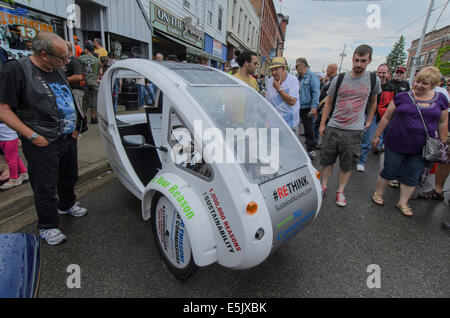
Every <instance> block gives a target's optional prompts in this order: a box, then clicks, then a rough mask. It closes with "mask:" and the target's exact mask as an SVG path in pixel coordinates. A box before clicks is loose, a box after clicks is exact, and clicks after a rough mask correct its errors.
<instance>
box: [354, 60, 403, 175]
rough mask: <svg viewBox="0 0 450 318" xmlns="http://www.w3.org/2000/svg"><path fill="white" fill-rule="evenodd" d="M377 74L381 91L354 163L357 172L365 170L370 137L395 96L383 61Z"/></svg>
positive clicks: (370, 142)
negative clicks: (374, 114)
mask: <svg viewBox="0 0 450 318" xmlns="http://www.w3.org/2000/svg"><path fill="white" fill-rule="evenodd" d="M377 76H378V77H379V78H380V80H381V90H382V92H381V94H379V95H378V98H377V105H378V106H377V112H376V116H374V119H373V122H372V125H371V126H370V128H369V129H367V130H366V132H365V133H364V136H363V141H362V148H361V156H360V157H359V163H358V164H357V165H356V170H357V171H359V172H364V171H365V164H366V158H367V155H368V154H369V151H370V149H371V148H372V139H373V137H374V135H375V130H376V129H377V127H378V122H379V121H380V120H381V117H383V115H384V114H385V113H386V111H387V108H388V106H389V104H390V103H391V101H392V99H393V98H394V96H395V89H394V87H393V86H392V85H391V84H389V82H388V80H387V79H388V77H389V66H388V65H387V64H386V63H383V64H381V65H380V66H378V70H377ZM383 137H384V134H383V136H381V138H380V139H383ZM380 143H381V141H380ZM378 147H380V149H381V146H378ZM379 151H380V150H379ZM379 151H378V152H379Z"/></svg>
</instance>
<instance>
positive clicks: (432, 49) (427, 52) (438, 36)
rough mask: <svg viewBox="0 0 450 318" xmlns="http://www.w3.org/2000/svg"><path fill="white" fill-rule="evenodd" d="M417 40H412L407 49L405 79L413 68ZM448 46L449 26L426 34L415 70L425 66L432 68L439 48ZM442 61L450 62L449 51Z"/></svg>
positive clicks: (449, 42)
mask: <svg viewBox="0 0 450 318" xmlns="http://www.w3.org/2000/svg"><path fill="white" fill-rule="evenodd" d="M419 40H420V39H417V40H414V41H413V42H412V44H411V48H409V49H408V53H409V55H408V61H407V64H406V68H407V70H406V72H407V78H409V77H410V75H411V70H412V68H413V66H414V65H413V61H414V57H415V56H416V52H417V47H418V45H419ZM449 45H450V25H448V26H446V27H444V28H442V29H439V30H435V31H432V32H430V33H427V34H426V35H425V40H424V42H423V47H422V51H421V54H420V56H419V60H418V61H417V70H419V71H420V70H421V69H422V68H424V67H427V66H434V65H435V63H436V58H437V55H438V51H439V49H440V48H442V47H444V46H449ZM442 59H443V60H444V61H449V60H450V51H449V52H447V53H445V54H444V55H443V57H442Z"/></svg>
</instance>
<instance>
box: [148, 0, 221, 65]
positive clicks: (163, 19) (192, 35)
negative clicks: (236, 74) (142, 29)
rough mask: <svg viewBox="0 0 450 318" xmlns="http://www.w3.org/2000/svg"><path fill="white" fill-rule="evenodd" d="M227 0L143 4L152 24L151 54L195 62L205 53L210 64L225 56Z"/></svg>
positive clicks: (217, 62) (156, 1)
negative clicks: (172, 56) (160, 54)
mask: <svg viewBox="0 0 450 318" xmlns="http://www.w3.org/2000/svg"><path fill="white" fill-rule="evenodd" d="M227 4H228V2H227V0H214V1H213V0H174V1H165V0H152V1H148V0H147V1H146V2H145V4H144V7H146V8H147V10H148V15H149V17H150V21H151V23H152V26H153V46H154V47H153V54H156V53H158V52H159V53H162V54H163V55H164V56H166V57H167V56H168V55H170V54H173V55H176V56H177V58H178V60H180V61H183V60H186V61H188V62H195V60H196V57H197V56H198V55H199V54H206V55H207V56H208V57H209V63H210V65H211V66H213V67H217V68H223V65H224V63H225V61H226V58H227V46H226V27H227V25H226V21H227Z"/></svg>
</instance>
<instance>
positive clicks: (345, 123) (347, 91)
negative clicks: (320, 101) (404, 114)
mask: <svg viewBox="0 0 450 318" xmlns="http://www.w3.org/2000/svg"><path fill="white" fill-rule="evenodd" d="M337 81H338V76H336V77H335V79H334V80H333V82H332V83H331V86H330V89H329V90H328V96H331V97H334V96H335V92H336V85H337ZM371 86H372V85H371V82H370V73H369V72H365V73H364V74H363V75H362V76H361V77H352V76H351V75H350V73H349V72H347V74H345V77H344V80H343V81H342V84H341V86H340V87H339V91H338V95H337V100H336V106H335V108H334V112H333V114H332V116H331V119H330V122H329V123H328V126H330V127H334V128H340V129H345V130H364V123H365V110H366V106H367V102H368V101H369V97H371V96H374V95H378V94H379V93H381V81H380V78H379V77H377V82H376V84H375V88H374V90H373V92H372V94H370V91H371V89H372V87H371Z"/></svg>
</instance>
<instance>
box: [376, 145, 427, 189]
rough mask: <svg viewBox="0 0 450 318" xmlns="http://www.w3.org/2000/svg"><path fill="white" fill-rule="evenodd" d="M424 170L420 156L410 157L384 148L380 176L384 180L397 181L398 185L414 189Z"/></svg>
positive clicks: (423, 162)
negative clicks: (382, 167)
mask: <svg viewBox="0 0 450 318" xmlns="http://www.w3.org/2000/svg"><path fill="white" fill-rule="evenodd" d="M424 168H425V160H424V159H423V157H422V154H421V153H420V154H416V155H410V154H404V153H400V152H397V151H395V150H392V149H391V148H389V147H388V146H385V147H384V169H383V171H381V174H380V176H381V177H382V178H383V179H385V180H389V181H391V180H398V181H399V182H400V183H402V184H404V185H407V186H410V187H416V186H418V185H419V181H420V177H421V176H422V172H423V169H424Z"/></svg>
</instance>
